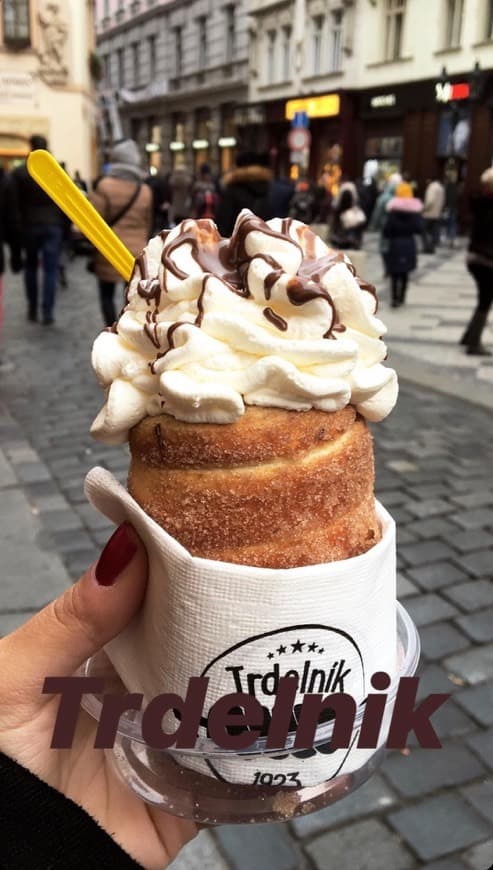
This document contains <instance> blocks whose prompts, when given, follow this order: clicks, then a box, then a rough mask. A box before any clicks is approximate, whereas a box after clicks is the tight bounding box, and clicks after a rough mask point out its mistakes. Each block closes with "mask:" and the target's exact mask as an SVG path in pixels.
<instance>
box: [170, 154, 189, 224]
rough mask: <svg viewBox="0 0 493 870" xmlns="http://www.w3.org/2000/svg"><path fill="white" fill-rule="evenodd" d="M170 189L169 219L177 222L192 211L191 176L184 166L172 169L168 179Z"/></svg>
mask: <svg viewBox="0 0 493 870" xmlns="http://www.w3.org/2000/svg"><path fill="white" fill-rule="evenodd" d="M168 184H169V188H170V191H171V219H172V220H173V221H174V223H179V221H182V220H183V219H184V218H187V217H190V215H191V213H192V184H193V179H192V176H191V175H190V174H189V173H188V172H187V170H186V169H185V168H184V167H181V166H179V167H178V168H177V169H175V170H173V172H172V173H171V175H170V177H169V179H168Z"/></svg>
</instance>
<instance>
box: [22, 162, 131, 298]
mask: <svg viewBox="0 0 493 870" xmlns="http://www.w3.org/2000/svg"><path fill="white" fill-rule="evenodd" d="M27 169H28V172H29V175H30V176H31V177H32V178H34V180H35V181H36V182H37V183H38V184H39V186H40V187H42V188H43V190H44V191H45V193H47V194H48V196H49V197H50V199H52V200H53V202H55V203H56V204H57V206H58V207H59V208H60V209H61V210H62V211H63V212H64V214H66V215H67V217H68V218H70V220H71V221H72V222H73V223H74V224H76V226H78V227H79V229H80V231H81V232H82V233H84V235H85V237H86V238H87V239H89V241H90V242H92V244H93V245H94V247H95V248H97V249H98V251H99V252H100V253H101V254H102V255H103V257H105V258H106V259H107V260H108V262H109V263H111V265H112V266H113V267H114V268H115V269H116V271H117V272H118V273H119V274H120V275H121V276H122V278H124V279H125V281H129V280H130V276H131V274H132V269H133V267H134V262H135V261H134V257H133V256H132V254H131V253H130V251H129V250H128V248H127V247H126V246H125V245H124V244H123V242H122V241H121V240H120V239H119V238H118V236H117V235H116V233H114V232H113V230H112V229H111V227H109V226H108V224H107V223H106V221H105V220H104V219H103V218H102V217H101V215H100V214H99V213H98V212H97V211H96V209H95V208H94V206H93V205H91V203H90V202H89V200H88V199H87V197H86V196H85V195H84V194H83V193H82V191H81V190H79V188H78V187H77V185H75V184H74V182H73V181H72V179H71V178H70V177H69V176H68V175H67V173H66V172H65V170H64V169H62V167H61V166H60V165H59V164H58V163H57V162H56V160H55V158H54V157H53V155H52V154H50V153H49V152H48V151H31V153H30V155H29V157H28V158H27Z"/></svg>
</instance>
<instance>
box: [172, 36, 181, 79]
mask: <svg viewBox="0 0 493 870" xmlns="http://www.w3.org/2000/svg"><path fill="white" fill-rule="evenodd" d="M174 35H175V76H181V74H182V72H183V56H182V50H183V28H182V27H175V29H174Z"/></svg>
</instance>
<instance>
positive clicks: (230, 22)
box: [225, 6, 236, 63]
mask: <svg viewBox="0 0 493 870" xmlns="http://www.w3.org/2000/svg"><path fill="white" fill-rule="evenodd" d="M225 14H226V63H231V62H232V61H233V59H234V53H235V41H236V21H235V7H234V6H226V8H225Z"/></svg>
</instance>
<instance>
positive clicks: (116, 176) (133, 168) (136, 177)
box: [90, 139, 152, 326]
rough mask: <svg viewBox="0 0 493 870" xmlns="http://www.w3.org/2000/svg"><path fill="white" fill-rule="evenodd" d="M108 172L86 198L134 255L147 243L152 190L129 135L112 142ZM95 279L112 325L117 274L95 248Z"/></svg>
mask: <svg viewBox="0 0 493 870" xmlns="http://www.w3.org/2000/svg"><path fill="white" fill-rule="evenodd" d="M110 161H111V163H110V167H109V169H108V174H107V175H105V176H104V177H103V178H101V179H100V181H99V183H98V185H97V187H96V188H95V189H94V191H93V192H92V194H91V195H90V200H91V202H92V203H93V205H94V207H95V208H96V209H97V210H98V212H99V213H100V214H101V215H102V216H103V217H104V219H105V220H106V222H107V223H109V224H110V226H111V227H113V229H114V231H115V233H116V234H117V236H118V237H119V238H120V239H121V240H122V242H123V244H124V245H126V246H127V248H128V249H129V251H130V252H131V253H132V254H133V255H134V256H135V257H137V256H138V255H139V254H140V252H141V250H142V248H143V247H144V245H146V244H147V240H148V238H149V235H150V232H151V226H152V192H151V189H150V188H149V186H148V185H147V184H144V179H145V174H144V172H143V171H142V169H141V156H140V152H139V149H138V147H137V144H136V143H135V142H134V141H133V140H132V139H124V140H123V141H121V142H118V143H117V144H116V145H114V146H113V148H112V150H111V155H110ZM92 271H94V273H95V275H96V277H97V279H98V289H99V299H100V304H101V312H102V315H103V320H104V322H105V323H106V325H107V326H112V325H113V323H114V322H115V320H116V309H115V301H114V297H115V289H116V285H117V283H118V282H119V281H121V276H120V275H119V274H118V272H117V271H116V270H115V269H114V268H113V266H111V265H110V264H109V263H108V261H107V260H106V259H105V258H104V257H103V255H102V254H100V253H99V252H98V251H96V252H95V254H94V258H93V261H92Z"/></svg>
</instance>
